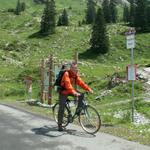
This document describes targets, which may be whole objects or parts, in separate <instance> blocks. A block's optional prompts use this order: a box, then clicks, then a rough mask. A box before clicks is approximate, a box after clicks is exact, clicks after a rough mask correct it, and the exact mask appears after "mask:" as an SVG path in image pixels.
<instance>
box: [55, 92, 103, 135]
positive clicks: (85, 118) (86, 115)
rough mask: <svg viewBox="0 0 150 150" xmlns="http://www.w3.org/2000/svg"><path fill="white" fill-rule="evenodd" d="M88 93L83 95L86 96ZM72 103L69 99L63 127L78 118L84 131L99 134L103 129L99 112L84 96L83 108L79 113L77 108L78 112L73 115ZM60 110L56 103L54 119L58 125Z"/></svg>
mask: <svg viewBox="0 0 150 150" xmlns="http://www.w3.org/2000/svg"><path fill="white" fill-rule="evenodd" d="M86 93H87V92H86ZM86 93H83V94H84V95H85V94H86ZM71 102H72V100H70V99H69V98H67V100H66V104H65V111H64V117H63V124H62V127H66V126H67V125H68V124H69V123H73V121H74V119H75V118H78V120H79V123H80V125H81V127H82V128H83V130H84V131H86V132H87V133H89V134H95V133H97V132H98V131H99V129H100V127H101V119H100V115H99V113H98V112H97V110H96V109H95V108H94V107H93V106H91V105H89V104H88V103H87V99H86V98H85V96H84V99H83V105H82V106H81V108H80V110H79V112H78V113H77V107H76V111H75V112H74V113H73V114H72V111H71V106H70V104H71ZM74 102H76V100H74ZM58 109H59V103H56V104H55V105H54V107H53V117H54V120H55V121H56V123H58Z"/></svg>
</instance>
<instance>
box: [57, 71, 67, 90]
mask: <svg viewBox="0 0 150 150" xmlns="http://www.w3.org/2000/svg"><path fill="white" fill-rule="evenodd" d="M65 72H66V70H60V71H59V73H58V75H57V78H56V80H55V83H54V86H57V90H63V89H64V87H62V86H61V80H62V77H63V75H64V73H65Z"/></svg>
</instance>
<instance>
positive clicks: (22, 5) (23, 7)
mask: <svg viewBox="0 0 150 150" xmlns="http://www.w3.org/2000/svg"><path fill="white" fill-rule="evenodd" d="M25 9H26V4H25V2H22V3H21V11H25Z"/></svg>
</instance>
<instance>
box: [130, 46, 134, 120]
mask: <svg viewBox="0 0 150 150" xmlns="http://www.w3.org/2000/svg"><path fill="white" fill-rule="evenodd" d="M131 65H132V67H133V65H134V51H133V48H132V49H131ZM132 122H134V80H132Z"/></svg>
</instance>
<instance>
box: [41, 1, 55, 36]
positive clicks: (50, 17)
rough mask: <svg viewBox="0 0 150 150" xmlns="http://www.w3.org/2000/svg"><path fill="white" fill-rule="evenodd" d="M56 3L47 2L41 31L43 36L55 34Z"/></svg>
mask: <svg viewBox="0 0 150 150" xmlns="http://www.w3.org/2000/svg"><path fill="white" fill-rule="evenodd" d="M55 15H56V11H55V1H54V0H50V1H49V0H47V2H46V7H45V9H44V12H43V15H42V19H41V30H40V32H41V33H42V34H53V33H55Z"/></svg>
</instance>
